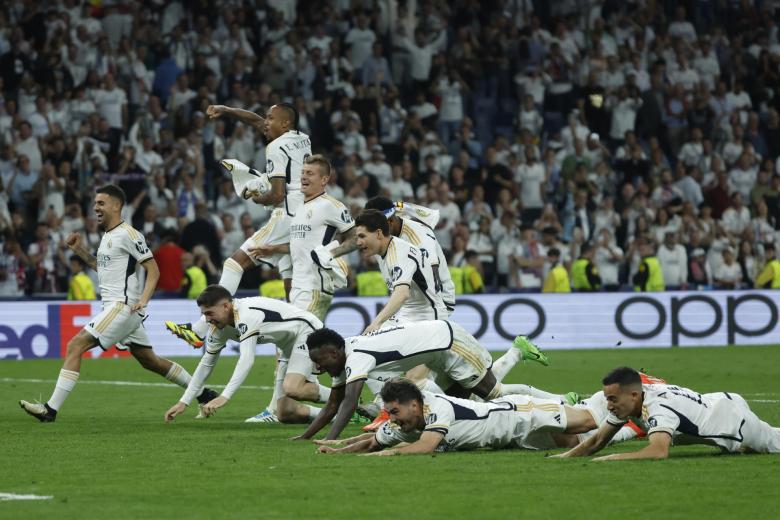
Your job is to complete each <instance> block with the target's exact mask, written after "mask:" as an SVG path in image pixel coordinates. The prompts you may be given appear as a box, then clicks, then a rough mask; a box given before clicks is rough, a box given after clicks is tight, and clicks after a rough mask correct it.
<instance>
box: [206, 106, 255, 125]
mask: <svg viewBox="0 0 780 520" xmlns="http://www.w3.org/2000/svg"><path fill="white" fill-rule="evenodd" d="M206 115H207V116H209V118H210V119H217V118H219V117H221V116H223V115H225V116H229V117H232V118H235V119H238V120H239V121H241V122H242V123H244V124H247V125H249V126H252V127H254V128H255V129H256V130H260V131H262V130H263V126H264V125H265V118H264V117H263V116H261V115H259V114H255V113H254V112H250V111H249V110H244V109H242V108H234V107H229V106H226V105H209V106H208V107H207V108H206Z"/></svg>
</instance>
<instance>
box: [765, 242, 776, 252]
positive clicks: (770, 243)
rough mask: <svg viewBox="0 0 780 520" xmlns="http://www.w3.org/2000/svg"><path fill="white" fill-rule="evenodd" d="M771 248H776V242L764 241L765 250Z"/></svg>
mask: <svg viewBox="0 0 780 520" xmlns="http://www.w3.org/2000/svg"><path fill="white" fill-rule="evenodd" d="M769 249H771V250H772V251H774V250H775V244H774V243H773V242H764V251H766V250H769Z"/></svg>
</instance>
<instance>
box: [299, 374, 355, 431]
mask: <svg viewBox="0 0 780 520" xmlns="http://www.w3.org/2000/svg"><path fill="white" fill-rule="evenodd" d="M343 400H344V386H343V385H342V386H336V387H333V388H331V390H330V397H328V402H326V403H325V406H323V407H322V410H320V413H318V414H317V417H315V418H314V420H313V421H312V422H311V424H310V425H309V427H308V428H306V431H305V432H303V434H301V435H300V436H299V437H295V439H311V438H312V437H314V436H315V435H316V434H317V432H319V431H320V430H322V429H323V428H324V427H325V426H327V425H328V423H330V421H331V420H332V419H333V418H334V417H335V416H336V413H337V412H338V411H339V405H340V404H341V402H342V401H343Z"/></svg>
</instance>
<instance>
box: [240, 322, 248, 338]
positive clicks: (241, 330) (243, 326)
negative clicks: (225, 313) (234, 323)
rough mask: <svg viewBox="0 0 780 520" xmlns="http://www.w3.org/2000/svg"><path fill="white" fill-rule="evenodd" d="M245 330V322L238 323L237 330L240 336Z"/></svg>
mask: <svg viewBox="0 0 780 520" xmlns="http://www.w3.org/2000/svg"><path fill="white" fill-rule="evenodd" d="M246 330H247V327H246V323H239V324H238V332H239V333H241V335H242V336H243V335H244V334H246Z"/></svg>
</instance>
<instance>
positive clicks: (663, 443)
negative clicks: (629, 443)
mask: <svg viewBox="0 0 780 520" xmlns="http://www.w3.org/2000/svg"><path fill="white" fill-rule="evenodd" d="M602 384H603V385H604V396H605V397H606V400H607V409H608V411H609V414H608V415H607V418H606V421H605V422H604V423H603V424H602V425H601V426H600V427H599V429H598V431H597V432H596V434H595V435H593V436H592V437H590V438H588V439H587V440H585V441H584V442H582V443H580V444H579V445H578V446H576V447H575V448H572V449H571V450H569V451H567V452H566V453H562V454H560V455H556V457H557V458H563V457H579V456H586V455H592V454H594V453H596V452H598V451H599V450H601V449H602V448H604V447H605V446H606V445H607V443H608V442H609V441H610V440H611V439H612V437H613V436H614V435H615V434H616V433H618V431H619V430H620V429H621V427H622V426H623V425H624V424H626V423H627V422H628V421H629V420H632V421H634V422H635V423H636V424H637V425H638V426H639V427H640V428H642V430H643V431H645V432H647V437H648V440H649V443H648V445H647V446H646V447H644V448H643V449H641V450H639V451H635V452H631V453H615V454H612V455H606V456H604V457H598V458H596V459H594V460H628V459H665V458H667V457H668V456H669V447H670V446H671V445H672V443H673V442H674V443H676V444H707V445H711V446H718V447H720V448H721V449H722V450H723V451H728V452H732V453H734V452H743V451H752V452H759V453H780V428H773V427H772V426H770V425H769V424H767V423H766V422H764V421H762V420H761V419H759V418H758V416H757V415H756V414H755V413H753V411H752V410H750V407H749V406H748V404H747V402H745V399H743V398H742V396H740V395H739V394H734V393H730V392H715V393H710V394H700V393H698V392H695V391H693V390H690V389H688V388H683V387H679V386H674V385H666V384H643V383H642V379H641V376H640V374H639V372H637V371H636V370H634V369H633V368H629V367H620V368H616V369H614V370H613V371H611V372H610V373H609V374H607V375H606V377H604V379H603V381H602Z"/></svg>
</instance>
